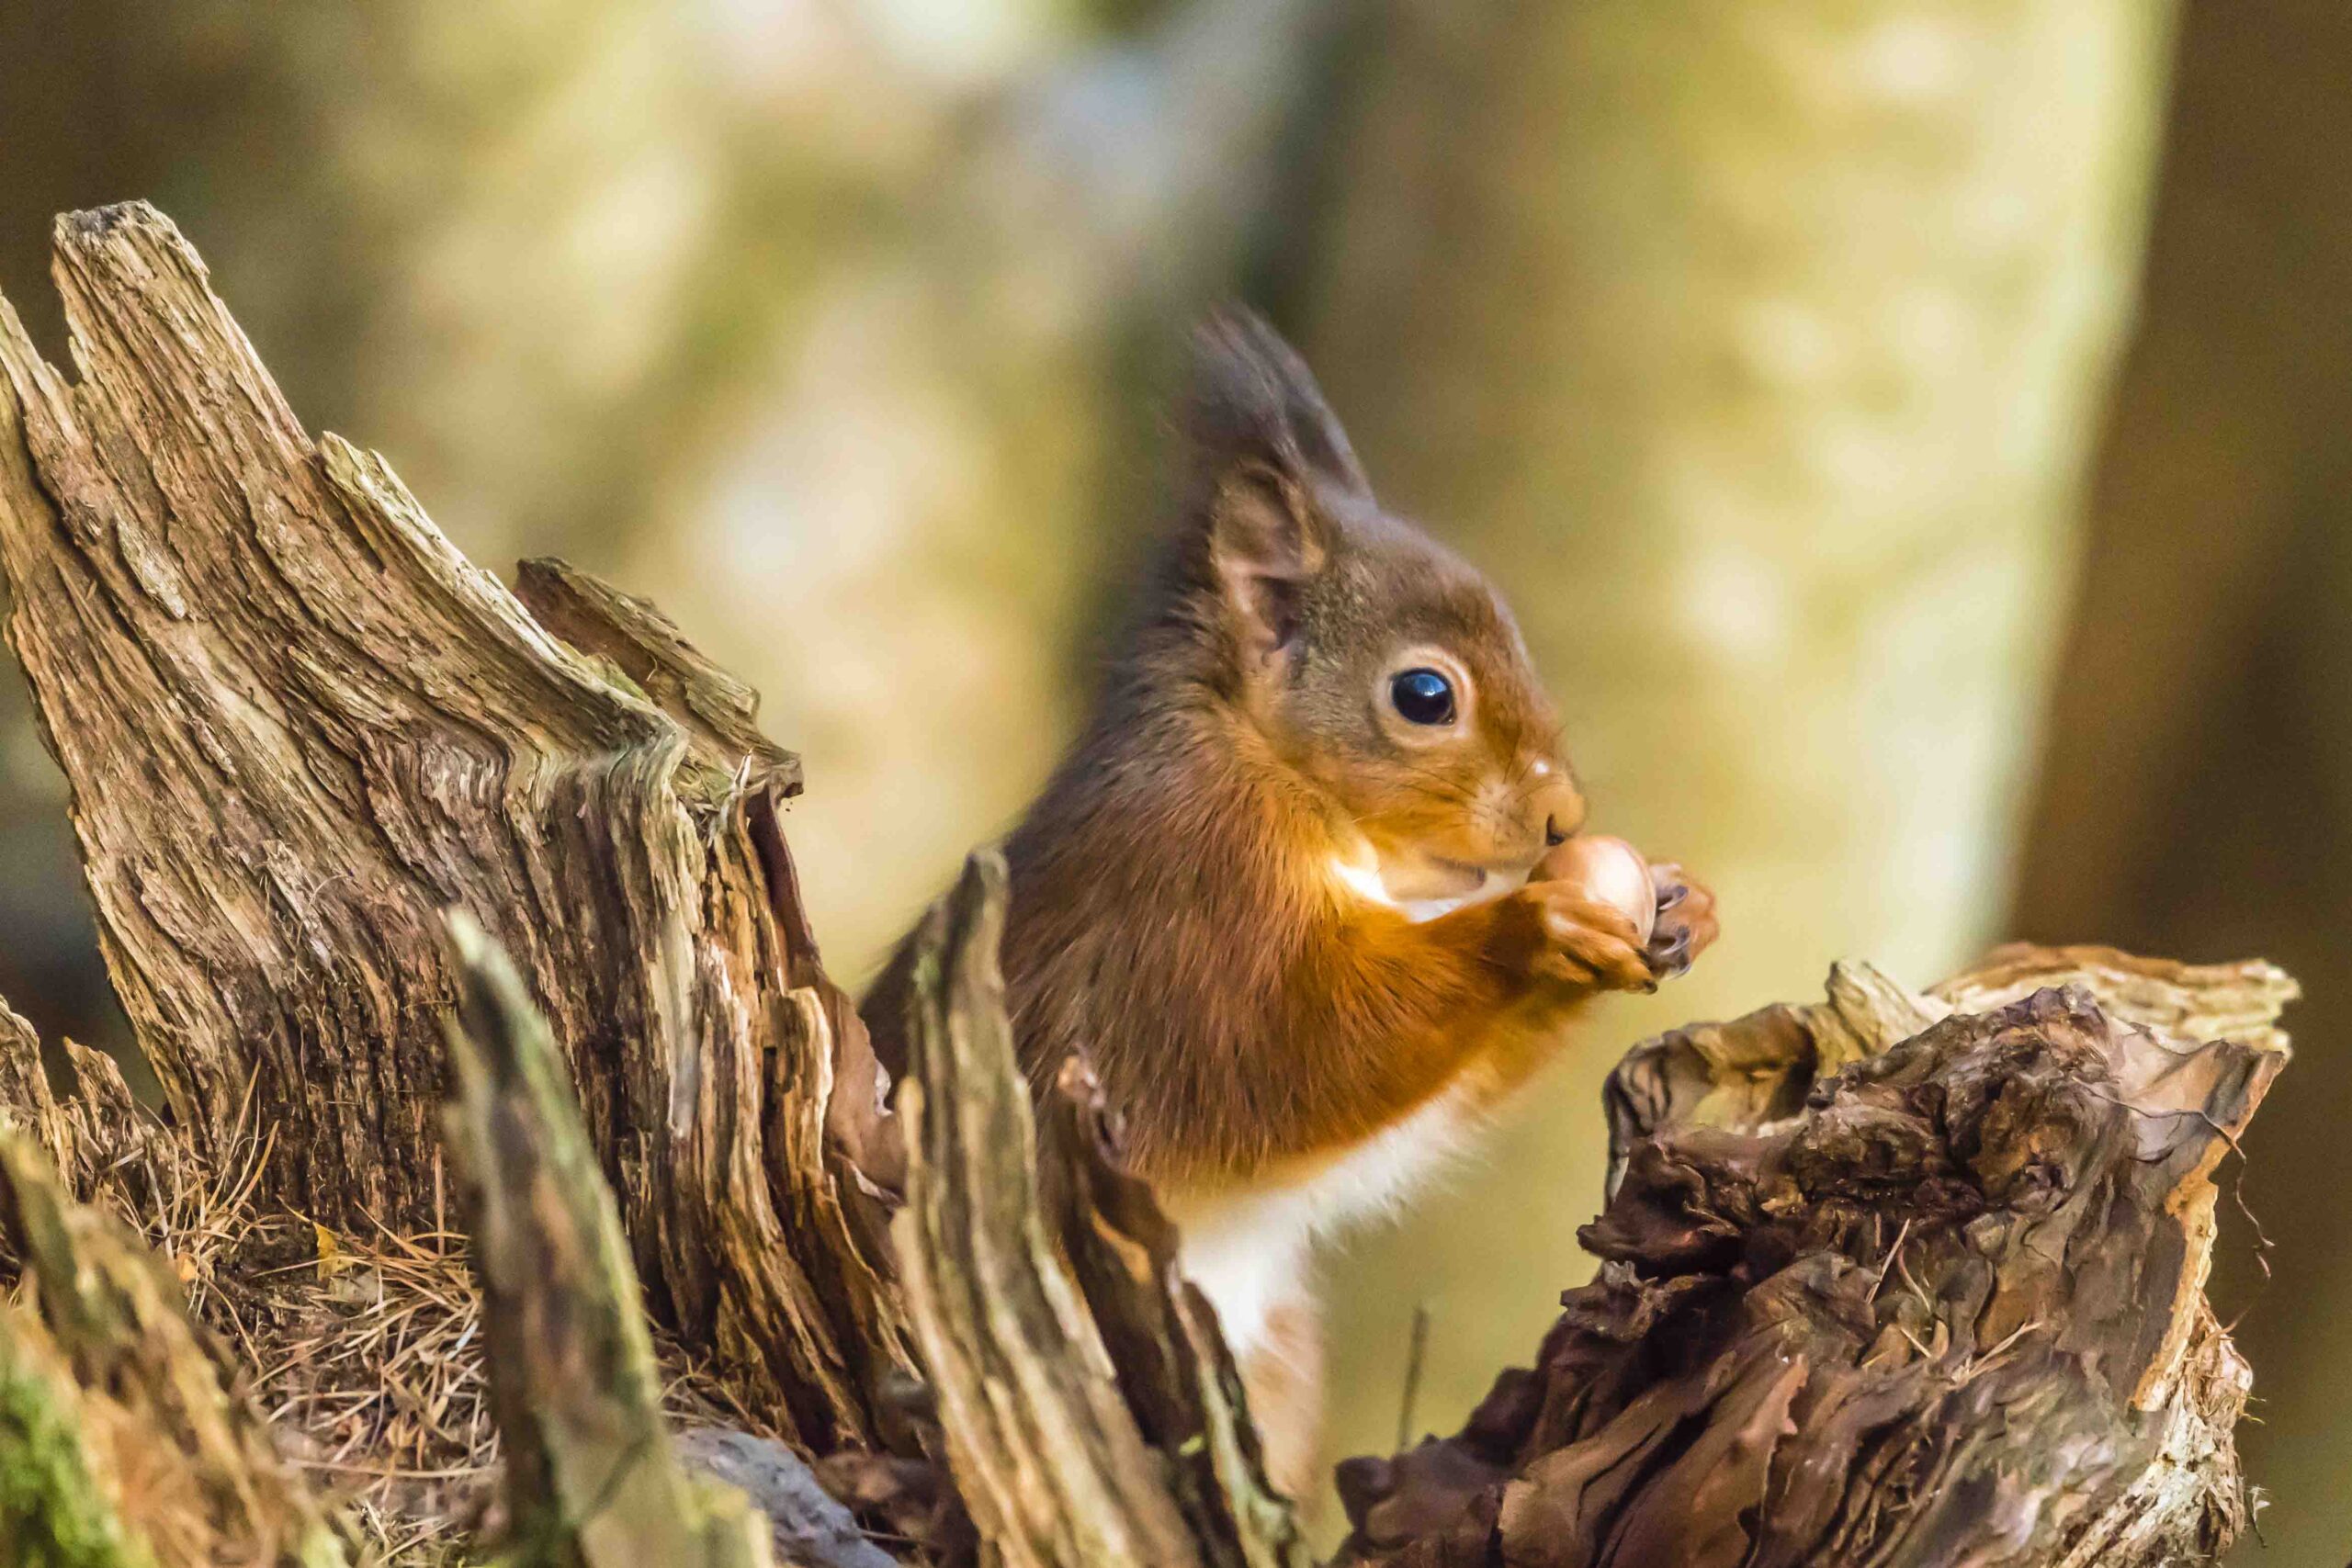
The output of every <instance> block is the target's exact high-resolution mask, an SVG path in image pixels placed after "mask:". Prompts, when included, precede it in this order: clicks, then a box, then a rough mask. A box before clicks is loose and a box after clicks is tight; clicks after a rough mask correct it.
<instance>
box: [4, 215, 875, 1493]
mask: <svg viewBox="0 0 2352 1568" xmlns="http://www.w3.org/2000/svg"><path fill="white" fill-rule="evenodd" d="M56 271H57V279H58V284H59V287H60V288H61V290H62V294H63V297H64V303H65V310H66V315H67V320H68V325H69V329H70V331H71V333H72V339H73V347H74V363H75V366H76V367H77V368H78V370H79V372H80V377H79V380H78V382H75V381H72V380H69V378H67V377H66V376H64V375H63V374H62V373H61V372H59V371H57V370H56V369H54V368H52V367H50V366H49V365H47V364H45V363H43V362H42V361H41V360H40V357H39V356H38V355H36V354H35V353H34V351H33V349H32V346H31V344H29V343H28V341H27V339H26V337H25V335H24V333H23V331H22V329H21V327H20V326H19V324H18V323H17V318H16V316H15V313H14V312H13V310H9V309H7V308H6V305H5V302H0V567H5V570H6V579H7V583H8V587H9V590H10V592H11V596H12V597H11V604H10V609H9V615H8V621H7V636H8V640H9V643H10V646H11V647H12V648H14V649H15V650H16V652H17V657H18V659H19V660H20V661H21V662H22V664H23V666H24V668H25V670H26V671H27V673H28V676H29V678H30V681H31V683H32V689H33V694H34V698H35V701H36V705H37V708H38V711H39V713H40V718H41V722H42V725H43V728H44V732H45V734H46V736H47V739H48V741H49V744H50V747H51V750H52V752H53V753H54V754H55V756H56V758H57V760H58V761H59V763H60V765H61V766H62V768H63V770H64V772H65V775H66V778H67V781H68V783H69V784H70V785H71V788H72V810H73V819H74V830H75V833H76V835H77V837H78V840H79V842H80V847H81V852H82V858H83V863H84V867H85V872H86V874H87V877H88V881H89V886H90V892H91V896H92V897H93V899H94V901H95V902H96V908H97V914H98V924H99V929H100V934H101V937H102V940H103V943H104V948H105V953H106V958H107V967H108V970H109V972H110V973H111V975H112V976H113V978H114V983H115V988H116V990H117V991H118V992H119V994H120V996H121V998H122V1000H123V1004H124V1006H125V1009H126V1010H127V1011H128V1012H129V1014H130V1020H131V1022H132V1025H133V1028H134V1030H135V1031H136V1033H137V1036H138V1042H139V1045H140V1047H141V1050H142V1051H144V1052H145V1053H146V1055H147V1056H148V1058H149V1060H150V1061H151V1062H152V1063H153V1066H154V1067H155V1070H156V1072H157V1075H158V1076H159V1077H160V1078H161V1079H162V1081H163V1084H164V1089H165V1091H166V1093H167V1095H168V1097H169V1100H170V1106H171V1111H172V1113H173V1116H174V1118H175V1122H176V1123H177V1125H178V1127H179V1128H180V1129H181V1130H182V1131H183V1132H184V1133H185V1134H186V1135H187V1137H188V1138H189V1140H190V1141H191V1143H192V1144H193V1145H194V1146H195V1147H196V1148H197V1149H198V1152H199V1153H201V1154H204V1155H207V1156H210V1157H214V1158H225V1157H226V1156H227V1151H228V1148H229V1146H230V1145H231V1144H232V1142H233V1141H234V1139H235V1137H236V1136H237V1130H238V1129H239V1128H240V1127H241V1126H243V1125H246V1124H247V1123H246V1118H248V1117H250V1118H251V1119H252V1121H253V1122H256V1123H258V1124H260V1125H262V1126H265V1127H267V1128H269V1129H271V1130H272V1139H271V1142H270V1144H269V1147H270V1148H271V1149H272V1150H273V1151H274V1152H273V1155H272V1158H271V1160H270V1163H269V1167H268V1169H267V1171H266V1178H265V1182H264V1185H263V1187H262V1189H261V1190H260V1192H259V1193H258V1199H259V1201H261V1202H262V1203H263V1204H264V1205H265V1206H274V1207H283V1208H294V1209H299V1210H301V1211H303V1212H305V1213H311V1214H313V1215H315V1216H317V1217H318V1218H319V1219H321V1220H322V1221H324V1222H326V1223H329V1224H338V1225H344V1226H346V1227H349V1228H365V1227H366V1226H368V1225H371V1224H376V1223H379V1222H380V1223H382V1224H389V1225H392V1226H395V1227H401V1228H409V1229H424V1228H428V1227H429V1224H430V1221H431V1205H432V1200H433V1193H434V1181H435V1133H434V1114H435V1105H436V1104H437V1101H438V1098H439V1090H440V1086H441V1083H442V1065H441V1040H440V1035H439V1024H438V1020H439V1019H440V1017H441V1016H442V1014H443V1013H444V1012H446V1011H447V1009H448V1007H449V1006H450V1005H451V1004H452V1003H453V1002H454V1001H455V1000H456V998H457V985H456V981H455V977H454V976H453V973H452V971H451V969H450V965H449V961H448V959H447V953H446V951H445V944H444V943H443V942H442V939H441V934H440V932H441V926H440V914H439V912H440V911H441V910H442V909H443V908H447V907H451V906H455V907H458V908H464V909H467V910H469V911H470V912H471V913H472V914H473V915H474V917H475V918H476V919H478V920H479V921H480V922H481V925H482V927H483V928H484V929H485V930H486V931H488V932H490V933H491V934H492V936H493V937H494V938H495V939H496V941H497V942H499V944H500V945H501V947H502V948H503V950H504V951H506V952H508V953H512V954H513V955H514V957H515V964H516V965H517V967H518V969H519V970H520V972H521V974H522V976H523V977H524V980H525V983H526V987H527V988H528V990H529V993H530V995H531V998H532V999H533V1001H534V1002H535V1003H536V1005H537V1007H538V1008H539V1009H540V1010H542V1011H543V1012H544V1014H545V1015H546V1017H547V1018H548V1021H549V1023H550V1025H551V1027H552V1029H553V1032H554V1035H555V1038H556V1040H557V1042H558V1043H559V1044H560V1047H561V1049H562V1051H563V1053H564V1056H565V1060H566V1063H567V1065H568V1066H569V1067H570V1069H571V1076H572V1079H573V1081H574V1083H575V1084H576V1085H577V1086H578V1090H579V1094H580V1097H581V1100H582V1109H583V1111H584V1113H585V1117H586V1122H587V1125H588V1128H589V1133H590V1136H591V1139H592V1146H594V1148H595V1150H596V1151H597V1154H598V1160H599V1165H600V1167H601V1168H602V1169H603V1172H604V1174H605V1177H606V1178H607V1179H610V1180H611V1181H612V1183H613V1185H614V1187H615V1188H616V1190H617V1192H618V1194H619V1197H620V1202H621V1209H622V1213H623V1215H624V1218H625V1221H626V1223H627V1226H628V1235H629V1237H630V1239H631V1243H632V1247H633V1250H634V1255H635V1261H636V1265H637V1268H638V1270H639V1273H640V1275H641V1276H642V1277H643V1278H644V1280H645V1282H646V1284H647V1286H648V1289H649V1291H650V1293H651V1296H652V1299H653V1301H654V1303H656V1305H657V1307H658V1309H659V1310H660V1311H661V1313H662V1315H663V1316H664V1317H665V1318H666V1319H667V1320H668V1321H669V1322H671V1323H672V1324H673V1325H675V1327H676V1328H677V1329H678V1331H679V1332H680V1334H681V1335H682V1336H683V1337H684V1338H685V1339H686V1340H687V1341H689V1342H690V1343H694V1344H696V1345H701V1346H707V1347H710V1348H714V1349H715V1350H716V1351H718V1354H719V1356H720V1358H721V1360H722V1362H723V1363H724V1364H725V1366H726V1367H727V1368H728V1369H729V1371H731V1372H732V1373H733V1374H735V1375H736V1376H737V1377H739V1378H740V1379H741V1381H742V1382H743V1383H744V1385H745V1387H746V1389H747V1390H748V1391H749V1392H750V1393H752V1394H753V1395H755V1396H757V1397H761V1398H763V1400H766V1401H769V1402H772V1403H775V1404H779V1405H781V1406H782V1407H783V1408H784V1409H785V1410H786V1412H787V1413H788V1417H789V1426H790V1427H791V1429H792V1430H793V1431H794V1432H796V1433H797V1435H798V1437H799V1438H800V1439H801V1440H802V1442H803V1443H804V1444H805V1445H806V1446H807V1447H808V1448H809V1450H811V1451H814V1452H822V1451H826V1450H831V1449H832V1448H834V1447H836V1446H839V1445H841V1444H842V1443H856V1444H860V1445H865V1446H868V1447H876V1448H883V1447H888V1446H889V1445H890V1444H892V1443H894V1442H896V1443H899V1444H901V1445H903V1444H904V1443H905V1441H906V1440H907V1439H906V1438H905V1434H904V1433H903V1432H902V1431H900V1430H899V1429H898V1427H896V1426H895V1425H894V1422H895V1421H896V1417H895V1416H894V1415H893V1412H892V1407H891V1406H890V1405H889V1404H888V1402H887V1401H886V1400H884V1399H882V1398H881V1397H880V1395H879V1393H878V1391H879V1390H880V1389H881V1388H882V1386H883V1385H884V1384H885V1383H886V1382H888V1381H889V1380H890V1379H891V1378H892V1377H893V1376H896V1375H900V1374H903V1372H904V1371H905V1369H906V1364H907V1360H908V1351H907V1347H906V1344H905V1340H904V1337H903V1334H902V1331H901V1329H900V1326H899V1321H898V1319H897V1316H896V1314H895V1309H894V1306H893V1304H892V1299H891V1296H890V1292H888V1289H887V1288H886V1287H885V1284H884V1282H883V1280H882V1278H881V1275H880V1273H879V1272H878V1268H879V1265H878V1263H877V1261H876V1253H875V1252H874V1251H873V1249H872V1248H871V1247H861V1246H860V1245H859V1238H860V1236H861V1235H863V1236H865V1237H867V1238H869V1240H870V1239H871V1238H873V1237H876V1236H878V1235H879V1232H880V1229H881V1221H880V1218H879V1216H878V1214H877V1213H872V1212H867V1211H870V1209H871V1207H872V1205H871V1203H870V1201H869V1199H868V1198H867V1197H866V1196H865V1186H864V1185H863V1184H862V1183H861V1182H860V1181H859V1180H858V1179H855V1177H854V1175H853V1174H852V1173H851V1172H850V1171H849V1170H848V1168H847V1165H846V1157H847V1156H844V1155H842V1153H841V1150H842V1149H843V1148H845V1147H851V1146H853V1145H856V1142H857V1141H858V1140H863V1144H862V1146H863V1147H864V1149H865V1152H867V1153H869V1154H870V1155H871V1156H872V1157H873V1158H874V1160H875V1164H876V1169H877V1170H878V1171H880V1172H881V1173H882V1178H883V1179H886V1180H887V1179H888V1175H889V1174H890V1171H889V1166H890V1161H891V1158H892V1157H893V1149H892V1146H891V1144H890V1140H889V1139H888V1136H887V1131H888V1129H887V1126H886V1125H885V1124H884V1123H883V1121H882V1118H881V1113H880V1111H879V1089H878V1082H877V1080H876V1077H875V1072H874V1067H873V1064H872V1059H871V1054H870V1052H867V1051H866V1050H865V1047H864V1039H863V1034H862V1032H861V1031H860V1030H859V1029H858V1028H857V1024H856V1020H855V1017H854V1013H853V1012H852V1011H851V1010H849V1009H848V1007H847V1006H846V1004H845V1002H844V1001H843V999H842V997H841V995H840V993H839V991H838V989H837V988H835V987H831V984H830V983H829V982H827V981H825V980H824V979H823V976H822V973H821V970H820V967H819V965H818V964H817V959H816V953H815V951H814V947H813V944H812V943H811V942H810V940H809V931H808V928H807V923H806V921H805V919H803V918H802V916H801V914H800V911H799V909H798V906H797V894H796V893H795V891H794V890H793V887H792V883H791V874H790V869H789V858H788V856H787V854H786V851H785V849H784V845H783V840H782V836H781V832H780V829H779V828H778V825H777V818H778V815H779V811H780V807H781V803H782V801H783V800H784V798H785V797H786V796H787V795H790V794H792V793H793V792H794V791H796V790H797V788H798V787H799V767H798V763H797V760H796V759H794V758H793V757H792V756H790V755H789V754H788V753H786V752H784V751H782V750H778V749H777V748H775V746H773V745H771V744H769V743H768V742H767V741H765V740H764V739H762V738H761V737H760V736H759V734H758V731H757V729H756V728H755V727H754V725H753V723H752V706H753V705H752V697H751V694H749V693H748V692H747V691H745V690H744V689H743V688H742V687H741V685H740V684H738V683H736V682H731V681H729V680H727V679H725V678H724V677H722V676H720V675H719V674H718V672H717V671H714V670H712V669H711V668H710V667H709V666H708V665H707V663H706V662H704V661H703V660H700V659H699V657H698V656H696V655H695V654H694V653H693V651H692V650H691V649H688V648H687V647H686V646H685V645H684V642H683V641H682V640H681V639H680V638H679V637H678V636H677V634H676V632H675V630H674V628H673V627H671V626H669V625H668V624H667V623H666V622H664V621H662V619H661V617H660V616H659V615H657V614H655V613H654V612H652V611H650V609H649V608H647V607H646V606H644V605H643V604H639V603H638V602H637V601H634V600H630V599H628V598H627V597H626V596H624V595H620V594H617V593H614V592H610V591H609V590H605V589H602V588H601V586H599V585H594V584H591V583H588V582H587V581H585V580H583V579H581V578H579V577H577V576H576V575H573V574H570V573H568V572H565V571H563V570H561V569H560V568H556V567H552V566H549V567H547V568H544V569H541V570H537V571H534V572H532V573H529V574H527V575H526V588H527V589H528V590H529V591H530V592H531V593H532V596H533V599H534V601H535V603H536V604H537V605H538V607H539V608H540V610H541V613H542V614H544V615H546V616H547V617H548V624H542V622H541V621H539V620H537V619H535V618H534V616H533V615H532V614H531V612H530V611H529V610H527V609H526V607H525V605H524V604H523V603H521V602H520V601H518V600H517V599H516V598H515V596H514V595H513V594H510V593H509V592H507V591H506V590H505V589H504V588H503V587H502V586H501V585H500V584H499V582H498V581H497V580H496V579H495V578H493V577H492V576H491V575H490V574H488V573H486V572H484V571H481V570H478V569H477V568H475V567H474V566H472V565H471V564H469V562H468V561H466V560H465V559H464V558H463V557H461V556H460V555H459V554H458V552H457V551H456V550H455V549H454V548H453V547H451V546H450V545H449V543H448V542H447V540H446V539H445V538H443V537H442V536H441V535H440V534H439V533H438V532H437V531H436V530H435V528H434V526H433V525H432V524H431V523H430V522H429V521H428V520H427V519H426V518H425V516H424V513H423V512H422V511H421V510H420V509H419V508H418V506H417V504H416V502H414V501H413V499H412V498H411V497H410V496H409V494H408V493H407V491H405V490H404V489H402V487H401V484H400V481H399V480H398V479H395V478H394V477H393V475H392V473H391V470H390V468H389V466H387V465H386V464H385V463H384V462H383V460H382V459H381V458H379V457H375V456H374V455H372V454H369V453H366V452H362V451H360V450H358V449H356V448H354V447H352V446H348V445H346V444H345V443H344V442H342V441H340V440H338V439H337V438H335V437H334V436H328V437H325V438H324V439H323V440H322V441H321V442H319V443H316V444H313V443H312V441H311V438H310V437H309V436H308V435H307V434H305V433H304V432H303V430H302V428H301V426H300V424H299V423H297V422H296V420H295V418H294V416H293V414H292V412H290V411H289V410H288V408H287V406H286V404H285V402H284V400H282V399H281V398H280V397H279V395H278V391H277V387H276V386H275V385H274V384H273V382H272V381H271V379H270V377H269V374H268V372H267V371H266V369H265V368H264V367H263V366H262V365H261V363H260V362H259V360H258V359H257V358H256V357H255V356H254V352H253V349H252V346H251V344H248V343H247V342H246V341H245V338H244V335H243V333H241V332H240V331H239V330H238V329H237V326H236V323H235V322H234V321H232V319H231V317H230V315H229V312H228V310H226V308H225V307H223V306H222V304H221V303H220V300H219V299H216V298H215V297H214V296H213V294H212V292H211V290H210V288H209V287H208V285H207V281H206V276H205V273H204V268H203V265H202V263H201V262H199V261H198V258H197V256H196V255H195V254H194V253H193V252H192V251H191V250H190V249H189V248H188V247H187V244H186V243H184V242H183V241H182V240H181V239H180V237H179V235H178V234H177V232H176V231H174V230H173V228H172V226H171V225H170V223H169V222H168V221H167V220H164V218H163V217H162V216H161V215H160V214H158V213H156V212H155V211H154V210H153V209H150V208H148V207H146V206H144V205H141V204H133V205H130V206H125V207H118V208H108V209H103V210H100V211H96V212H89V213H81V214H75V215H72V216H69V217H67V218H65V219H62V220H60V222H59V225H58V231H57V268H56ZM550 625H551V626H555V627H557V628H559V629H560V635H555V634H551V632H550V630H549V626H550ZM829 1131H830V1132H831V1134H832V1140H831V1145H830V1146H829V1145H828V1139H827V1134H828V1132H829Z"/></svg>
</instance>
